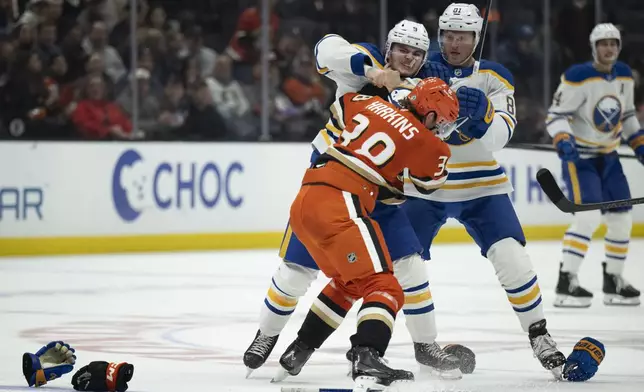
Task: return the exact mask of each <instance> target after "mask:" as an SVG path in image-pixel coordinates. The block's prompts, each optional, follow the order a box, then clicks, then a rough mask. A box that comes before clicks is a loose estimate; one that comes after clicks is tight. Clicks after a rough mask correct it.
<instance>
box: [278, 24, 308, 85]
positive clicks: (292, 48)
mask: <svg viewBox="0 0 644 392" xmlns="http://www.w3.org/2000/svg"><path fill="white" fill-rule="evenodd" d="M303 45H304V42H302V39H301V38H300V37H298V36H297V35H295V34H292V33H285V34H281V36H280V37H279V39H278V40H277V47H276V51H275V52H276V53H275V55H276V59H275V60H276V64H277V67H278V68H279V70H280V74H281V75H283V76H285V75H288V73H289V71H290V70H291V63H292V62H293V59H294V58H295V56H296V55H297V53H298V52H299V51H300V49H301V48H302V46H303Z"/></svg>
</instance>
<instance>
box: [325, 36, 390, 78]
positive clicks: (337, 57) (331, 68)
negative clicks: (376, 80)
mask: <svg viewBox="0 0 644 392" xmlns="http://www.w3.org/2000/svg"><path fill="white" fill-rule="evenodd" d="M369 49H370V45H369V44H362V45H359V44H355V45H352V44H351V43H349V42H348V41H347V40H345V39H344V38H342V37H341V36H339V35H337V34H327V35H325V36H324V37H322V39H321V40H320V41H318V43H317V44H316V45H315V50H314V52H315V60H316V67H317V70H318V72H319V73H321V74H323V75H326V74H328V73H329V72H337V73H342V74H345V75H354V76H356V77H365V75H366V72H367V71H368V70H369V69H370V68H372V67H376V68H381V69H382V68H383V65H382V64H380V62H379V61H378V59H377V58H375V56H374V55H373V54H372V53H371V51H370V50H369Z"/></svg>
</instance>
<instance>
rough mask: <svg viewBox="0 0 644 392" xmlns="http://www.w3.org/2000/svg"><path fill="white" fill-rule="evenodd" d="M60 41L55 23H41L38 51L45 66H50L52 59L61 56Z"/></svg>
mask: <svg viewBox="0 0 644 392" xmlns="http://www.w3.org/2000/svg"><path fill="white" fill-rule="evenodd" d="M57 41H58V28H57V27H56V24H55V23H53V22H45V23H41V24H40V26H39V27H38V50H39V51H40V59H41V60H42V62H43V64H49V63H51V61H52V58H53V57H54V56H56V55H58V54H60V48H59V47H58V45H56V42H57Z"/></svg>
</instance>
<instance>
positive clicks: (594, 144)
mask: <svg viewBox="0 0 644 392" xmlns="http://www.w3.org/2000/svg"><path fill="white" fill-rule="evenodd" d="M590 46H591V48H592V54H593V59H594V61H592V62H587V63H583V64H577V65H573V66H572V67H570V68H569V69H568V70H566V72H565V73H564V74H563V75H562V76H561V84H560V85H559V88H558V89H557V91H556V92H555V94H554V99H553V101H552V106H551V107H550V109H549V112H548V118H547V120H546V126H547V128H548V132H549V133H550V135H551V136H552V138H553V139H554V145H555V147H556V149H557V153H558V155H559V158H561V161H562V170H563V177H564V180H565V182H566V186H567V189H568V192H569V193H570V199H571V200H574V201H575V203H598V202H602V201H612V200H619V199H628V198H630V197H631V194H630V190H629V187H628V182H627V180H626V177H625V176H624V172H623V171H622V165H621V164H620V162H619V157H618V154H617V151H616V150H617V147H618V146H619V144H620V139H624V140H626V141H627V142H628V143H629V144H630V146H631V147H632V148H633V150H634V151H635V154H636V155H637V157H638V159H639V160H640V162H642V163H644V130H642V129H640V124H639V123H638V121H637V119H636V117H635V105H634V82H633V75H632V72H631V69H630V68H629V67H628V65H626V64H624V63H622V62H620V61H617V56H618V55H619V52H620V49H621V36H620V32H619V30H618V29H617V28H616V27H615V26H613V25H612V24H610V23H602V24H598V25H597V26H595V28H594V29H593V31H592V33H591V34H590ZM602 220H603V222H604V223H605V224H606V227H607V229H608V230H607V232H606V236H605V237H604V244H605V251H606V261H605V262H603V263H602V268H603V276H604V284H603V291H604V303H605V304H606V305H639V304H640V299H639V297H640V292H639V291H638V290H637V289H635V288H634V287H633V286H631V285H630V284H629V283H628V282H627V281H626V280H625V279H624V278H623V276H622V273H623V271H624V262H625V261H626V256H627V253H628V243H629V240H630V238H631V227H632V217H631V207H624V208H618V209H611V210H606V211H601V212H600V211H588V212H580V213H576V214H575V215H574V218H573V222H572V224H571V225H570V227H569V228H568V230H567V231H566V234H565V235H564V239H563V254H562V263H561V267H560V270H559V281H558V283H557V288H556V294H557V296H556V300H555V306H559V307H589V306H590V305H591V302H592V298H593V294H592V293H591V292H589V291H588V290H586V289H584V288H583V287H581V286H580V285H579V281H578V279H577V273H578V272H579V268H580V266H581V263H582V261H583V260H584V257H585V255H586V252H587V251H588V245H589V244H590V241H591V238H592V236H593V233H594V232H595V230H596V229H597V228H598V227H599V225H600V223H601V221H602Z"/></svg>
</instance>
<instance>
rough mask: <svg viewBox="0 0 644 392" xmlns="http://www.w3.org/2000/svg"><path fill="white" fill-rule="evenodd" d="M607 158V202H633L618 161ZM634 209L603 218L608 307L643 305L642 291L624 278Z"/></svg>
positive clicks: (605, 174) (605, 181)
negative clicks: (628, 200)
mask: <svg viewBox="0 0 644 392" xmlns="http://www.w3.org/2000/svg"><path fill="white" fill-rule="evenodd" d="M604 159H605V164H604V170H603V173H602V185H603V194H604V201H613V200H621V199H630V197H631V192H630V189H629V186H628V181H627V180H626V176H625V175H624V171H623V170H622V165H621V163H620V162H619V158H618V157H617V155H613V154H611V155H608V156H606V157H605V158H604ZM631 210H632V208H631V207H625V208H620V209H613V210H609V211H605V212H604V215H603V218H604V223H605V224H606V229H607V231H606V236H605V237H604V243H605V249H606V261H605V262H604V263H602V267H603V278H604V284H603V292H604V303H605V304H606V305H639V304H640V298H639V297H640V292H639V290H637V289H636V288H634V287H633V286H632V285H631V284H629V283H628V282H627V281H626V279H624V277H623V272H624V264H625V262H626V257H627V254H628V244H629V242H630V239H631V229H632V227H633V217H632V215H631Z"/></svg>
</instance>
